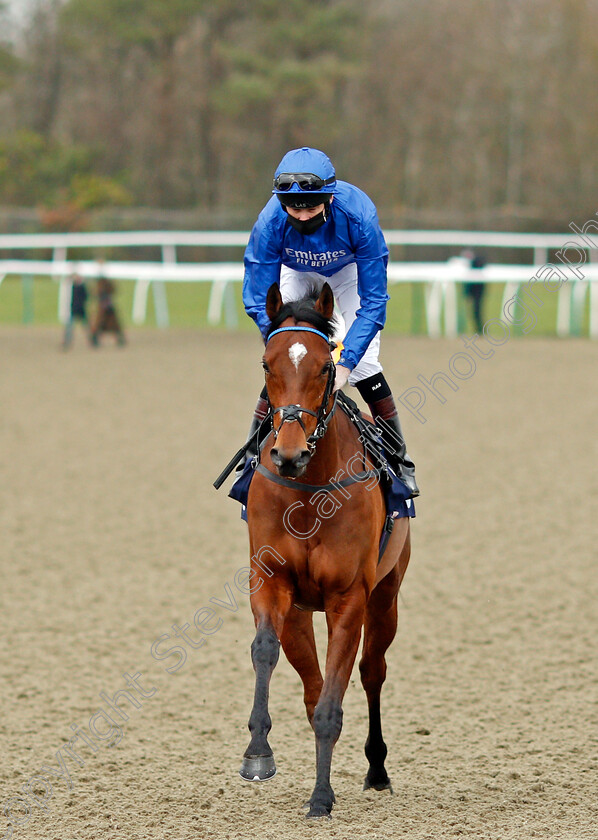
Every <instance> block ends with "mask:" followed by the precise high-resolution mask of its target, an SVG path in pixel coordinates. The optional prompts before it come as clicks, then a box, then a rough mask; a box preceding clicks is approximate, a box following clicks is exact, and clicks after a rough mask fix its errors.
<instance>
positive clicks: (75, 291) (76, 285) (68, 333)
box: [62, 271, 90, 350]
mask: <svg viewBox="0 0 598 840" xmlns="http://www.w3.org/2000/svg"><path fill="white" fill-rule="evenodd" d="M71 282H72V290H71V305H70V312H69V317H68V320H67V322H66V324H65V325H64V337H63V339H62V347H63V349H64V350H68V349H69V347H70V346H71V344H72V343H73V332H74V326H75V321H81V323H82V324H83V326H84V327H85V329H86V332H87V335H88V338H89V337H90V332H89V320H88V318H87V300H88V297H89V295H88V292H87V286H86V285H85V281H84V280H83V278H82V277H81V275H80V274H78V273H77V272H76V271H75V272H74V273H73V274H72V276H71Z"/></svg>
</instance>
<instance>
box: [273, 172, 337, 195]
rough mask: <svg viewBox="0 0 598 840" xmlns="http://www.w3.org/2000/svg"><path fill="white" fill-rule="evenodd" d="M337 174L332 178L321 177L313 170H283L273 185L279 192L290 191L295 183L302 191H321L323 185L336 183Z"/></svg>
mask: <svg viewBox="0 0 598 840" xmlns="http://www.w3.org/2000/svg"><path fill="white" fill-rule="evenodd" d="M335 181H336V176H335V175H333V176H332V178H326V179H324V178H320V177H319V176H318V175H314V174H313V173H311V172H282V173H281V174H280V175H277V176H276V178H275V179H274V181H273V186H274V189H275V190H278V192H288V191H289V190H290V189H291V187H292V186H293V184H297V186H298V187H299V189H300V190H301V191H302V192H319V191H320V190H321V189H322V188H323V187H327V186H328V185H329V184H334V182H335Z"/></svg>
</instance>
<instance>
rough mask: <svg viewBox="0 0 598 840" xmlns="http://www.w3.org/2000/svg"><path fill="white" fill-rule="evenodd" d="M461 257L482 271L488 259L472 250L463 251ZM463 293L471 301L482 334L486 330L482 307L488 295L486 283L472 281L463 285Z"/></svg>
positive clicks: (471, 266)
mask: <svg viewBox="0 0 598 840" xmlns="http://www.w3.org/2000/svg"><path fill="white" fill-rule="evenodd" d="M461 256H462V257H464V258H465V259H467V260H469V267H470V268H475V269H482V268H484V266H485V265H486V258H485V257H484V256H483V254H476V253H475V251H472V250H471V249H470V248H467V249H466V250H465V251H462V253H461ZM463 293H464V295H465V297H467V298H469V299H470V301H471V311H472V315H473V321H474V323H475V328H476V330H477V332H478V333H481V332H482V330H483V328H484V318H483V315H482V305H483V302H484V296H485V294H486V283H482V282H481V281H478V280H476V281H472V282H469V283H465V284H464V285H463Z"/></svg>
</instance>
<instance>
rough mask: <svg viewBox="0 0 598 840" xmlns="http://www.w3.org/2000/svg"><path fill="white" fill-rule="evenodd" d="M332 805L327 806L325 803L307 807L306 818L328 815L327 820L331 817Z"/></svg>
mask: <svg viewBox="0 0 598 840" xmlns="http://www.w3.org/2000/svg"><path fill="white" fill-rule="evenodd" d="M331 808H332V806H330V808H327V807H326V805H312V806H311V808H310V809H309V813H307V814H306V815H305V816H306V819H308V820H310V819H317V818H318V817H328V819H329V820H331V819H332V814H331V813H330V810H331Z"/></svg>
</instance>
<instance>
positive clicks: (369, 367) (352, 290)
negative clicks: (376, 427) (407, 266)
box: [280, 263, 382, 385]
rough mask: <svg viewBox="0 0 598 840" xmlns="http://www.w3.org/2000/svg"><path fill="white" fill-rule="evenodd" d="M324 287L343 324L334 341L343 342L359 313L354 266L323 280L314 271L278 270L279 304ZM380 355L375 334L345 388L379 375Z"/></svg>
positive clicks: (351, 265) (350, 264) (322, 276)
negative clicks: (280, 298)
mask: <svg viewBox="0 0 598 840" xmlns="http://www.w3.org/2000/svg"><path fill="white" fill-rule="evenodd" d="M324 283H328V284H329V285H330V288H331V289H332V292H333V294H334V299H335V301H336V306H337V308H338V311H339V312H340V314H341V315H342V319H343V321H344V324H341V325H340V327H339V330H338V331H337V333H336V338H337V339H341V340H342V339H343V338H344V336H345V335H346V334H347V331H348V330H349V327H350V326H351V324H352V323H353V321H354V320H355V313H356V312H357V310H358V309H359V306H360V300H359V294H358V292H357V266H356V264H355V263H349V265H346V266H345V267H344V268H341V270H340V271H337V272H336V274H333V275H332V277H324V275H323V274H318V273H317V272H316V271H295V270H294V269H293V268H288V267H287V266H285V265H283V266H282V267H281V269H280V294H281V296H282V300H283V303H289V302H290V301H293V300H299V299H300V298H302V297H304V295H305V294H306V293H307V291H308V290H309V289H310V287H313V286H315V288H316V289H318V291H320V290H321V289H322V286H323V285H324ZM337 317H338V313H337ZM379 355H380V333H379V332H377V333H376V335H375V336H374V337H373V339H372V340H371V341H370V343H369V344H368V348H367V350H366V351H365V353H364V354H363V357H362V359H361V361H360V362H359V364H358V365H357V367H356V368H354V369H353V370H352V371H351V374H350V375H349V385H355V384H356V383H357V382H361V380H362V379H367V378H368V377H369V376H374V374H376V373H381V372H382V365H381V364H380V360H379V358H378V357H379Z"/></svg>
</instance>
